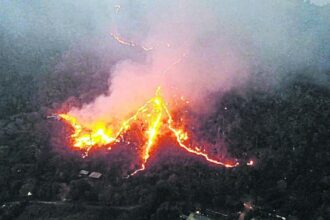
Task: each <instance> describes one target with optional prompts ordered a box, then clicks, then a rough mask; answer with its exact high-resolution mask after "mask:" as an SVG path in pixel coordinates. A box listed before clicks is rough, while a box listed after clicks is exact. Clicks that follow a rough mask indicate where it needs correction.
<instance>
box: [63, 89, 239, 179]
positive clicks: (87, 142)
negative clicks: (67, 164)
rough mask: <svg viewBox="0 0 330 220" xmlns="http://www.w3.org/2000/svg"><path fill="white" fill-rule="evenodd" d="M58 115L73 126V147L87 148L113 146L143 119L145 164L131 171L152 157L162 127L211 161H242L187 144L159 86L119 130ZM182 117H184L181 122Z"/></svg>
mask: <svg viewBox="0 0 330 220" xmlns="http://www.w3.org/2000/svg"><path fill="white" fill-rule="evenodd" d="M59 116H60V118H62V119H63V120H64V121H66V122H67V123H68V124H69V125H70V126H71V127H72V128H73V132H72V134H71V140H72V142H73V147H76V148H79V149H84V150H85V151H86V152H88V151H89V150H90V149H91V148H92V147H95V146H97V147H102V146H103V147H104V146H107V147H108V149H109V150H110V149H111V145H112V144H114V143H115V142H120V140H121V138H122V137H123V135H124V133H125V132H126V131H127V130H129V129H130V128H131V125H132V124H133V123H134V122H137V121H138V120H139V121H140V120H141V121H142V122H143V124H145V125H146V126H147V129H146V131H145V132H144V136H145V138H146V141H145V144H144V145H143V147H142V155H141V159H142V164H141V166H140V167H141V168H140V169H137V170H135V171H134V172H133V173H132V174H131V175H135V174H136V173H138V172H139V171H142V170H144V169H145V168H146V163H147V161H148V159H149V158H150V155H151V151H152V150H153V148H154V146H155V143H156V142H157V138H159V136H160V135H161V133H160V131H163V129H167V130H169V131H170V133H171V134H172V135H173V137H174V138H175V139H176V141H177V143H178V146H180V147H181V148H182V149H184V150H186V151H187V152H189V153H192V154H195V155H197V156H201V157H203V158H204V159H205V160H206V161H208V162H210V163H213V164H217V165H222V166H225V167H235V166H238V165H239V163H238V162H234V163H227V162H222V161H219V160H216V159H212V158H210V156H209V155H208V154H207V153H205V152H202V151H201V149H202V148H201V147H198V146H188V145H186V144H185V142H186V141H188V139H189V137H188V133H187V132H186V131H185V130H184V129H183V128H176V127H175V126H174V125H173V117H172V115H171V114H170V111H169V109H168V107H167V105H166V103H165V101H164V99H163V98H162V97H161V96H160V88H158V89H157V92H156V95H155V97H153V98H152V99H150V100H149V101H147V102H146V103H145V104H144V105H143V106H141V107H140V108H139V109H138V110H137V111H136V112H135V114H134V115H132V116H131V117H130V118H128V119H127V120H125V121H123V122H122V123H121V125H120V126H119V129H118V131H117V132H113V129H111V128H110V127H109V126H107V125H106V124H105V123H101V122H100V123H95V124H94V125H92V126H90V127H89V128H85V127H83V126H82V125H81V124H80V123H79V122H78V120H77V119H76V118H75V117H73V116H70V115H67V114H60V115H59ZM182 121H183V120H182V118H181V119H180V122H182Z"/></svg>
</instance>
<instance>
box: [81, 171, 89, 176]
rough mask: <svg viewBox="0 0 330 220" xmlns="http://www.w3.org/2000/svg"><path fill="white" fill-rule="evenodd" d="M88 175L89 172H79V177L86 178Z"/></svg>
mask: <svg viewBox="0 0 330 220" xmlns="http://www.w3.org/2000/svg"><path fill="white" fill-rule="evenodd" d="M88 174H89V171H87V170H80V172H79V176H86V175H88Z"/></svg>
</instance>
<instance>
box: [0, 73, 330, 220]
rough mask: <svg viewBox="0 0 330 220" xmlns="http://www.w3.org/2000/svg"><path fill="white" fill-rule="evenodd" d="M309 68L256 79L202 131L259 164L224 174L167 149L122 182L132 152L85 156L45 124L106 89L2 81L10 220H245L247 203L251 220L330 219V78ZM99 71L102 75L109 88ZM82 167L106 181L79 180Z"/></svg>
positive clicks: (4, 210)
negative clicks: (267, 82) (280, 79)
mask: <svg viewBox="0 0 330 220" xmlns="http://www.w3.org/2000/svg"><path fill="white" fill-rule="evenodd" d="M310 71H311V70H306V71H305V72H302V74H295V76H294V77H291V78H290V79H285V80H286V81H285V83H282V84H281V86H280V87H276V86H274V87H272V88H271V89H265V88H261V87H258V86H256V83H255V82H253V81H251V83H248V84H247V86H245V87H244V88H240V89H232V90H231V91H228V92H227V93H226V94H224V95H223V96H222V97H221V98H220V97H218V102H216V110H215V111H213V112H212V113H211V114H209V115H208V116H207V117H205V116H203V117H201V118H199V119H198V120H199V121H200V122H201V123H200V127H199V133H198V135H200V136H201V137H203V138H204V139H205V140H207V141H210V142H212V141H213V142H214V141H215V137H217V138H219V139H221V140H222V142H223V143H225V145H226V146H227V150H228V154H230V155H232V156H233V157H236V158H240V159H241V160H242V161H246V160H248V159H249V158H253V159H254V160H255V161H256V164H255V166H253V167H249V166H245V165H242V166H240V167H237V168H233V169H225V168H219V167H214V166H212V165H209V164H206V163H205V162H203V161H202V160H200V159H199V158H196V157H192V156H189V155H187V154H185V153H184V152H180V151H178V150H175V149H174V148H171V147H168V148H161V147H160V148H159V153H158V154H157V156H156V158H154V159H153V160H151V162H150V164H149V167H148V169H147V170H146V171H145V172H143V173H141V174H140V175H138V176H135V177H133V178H129V179H125V178H124V177H123V170H125V169H126V170H127V166H128V164H129V163H128V161H129V160H130V159H131V158H132V155H130V154H129V153H128V151H125V150H117V151H116V152H115V154H114V155H113V156H111V155H110V154H107V153H106V152H95V153H94V154H93V155H91V157H90V158H88V159H82V158H81V157H80V153H79V152H75V151H71V150H70V149H69V148H68V146H67V145H66V142H65V139H64V138H63V137H66V136H67V134H66V133H65V129H63V124H62V123H60V122H56V121H50V120H46V116H47V115H48V114H50V113H51V112H52V111H53V110H54V109H56V108H58V106H59V104H57V103H61V102H63V103H65V101H66V100H67V99H68V98H69V100H71V101H70V102H69V103H70V105H72V103H78V104H79V103H80V101H81V100H82V99H84V98H85V99H89V98H90V97H88V96H87V95H86V96H85V94H89V93H88V92H89V91H93V94H92V95H91V96H93V95H94V96H95V94H100V93H102V92H103V91H104V89H102V86H100V87H95V88H96V89H94V90H91V89H90V86H94V85H93V84H92V85H89V84H86V85H85V87H79V86H78V85H80V83H81V80H82V79H81V78H79V77H80V75H79V74H77V75H73V76H70V77H69V76H67V75H65V76H61V74H60V73H56V74H59V75H58V76H54V75H43V74H40V75H37V74H35V75H33V76H31V75H19V74H12V76H11V77H14V78H13V79H11V78H8V77H7V78H4V77H2V78H1V89H2V90H1V94H3V95H2V96H1V103H2V104H1V106H0V107H1V111H0V112H1V120H0V125H1V130H0V143H1V144H0V152H1V153H0V157H1V159H0V175H1V179H0V188H1V190H0V202H1V208H0V214H1V219H92V218H94V219H179V216H180V215H182V214H189V213H190V212H193V211H195V210H201V212H203V213H207V212H210V211H207V210H212V212H220V213H223V214H225V216H223V215H216V214H214V215H213V217H214V219H238V215H239V214H238V212H239V211H243V210H244V208H243V203H244V202H251V203H252V204H253V206H254V209H253V210H252V211H250V212H249V213H247V215H246V218H245V219H252V218H253V217H254V219H276V217H275V215H276V214H278V215H281V216H285V217H287V219H319V220H321V219H329V218H330V206H329V201H330V192H329V184H330V170H329V166H330V163H329V162H330V161H329V158H330V152H329V146H330V142H329V141H330V140H329V127H330V126H329V125H330V123H329V116H330V115H329V114H330V89H329V73H326V72H318V73H317V74H320V76H322V77H324V79H325V80H323V81H322V82H316V81H315V80H314V79H312V78H311V77H307V76H308V75H309V73H310ZM54 74H55V73H54ZM98 74H100V75H99V76H98V77H95V76H93V77H94V79H96V83H99V85H102V80H99V81H98V79H102V77H104V76H103V75H102V73H98ZM84 77H85V75H84ZM55 79H56V80H55ZM84 80H85V79H84ZM27 81H29V82H30V83H26V82H27ZM41 82H42V83H41ZM50 85H51V86H50ZM64 85H65V86H64ZM80 86H81V85H80ZM97 88H101V89H99V90H97ZM104 88H106V85H104ZM17 90H18V91H17ZM11 91H13V92H11ZM78 91H79V92H78ZM78 94H79V95H78ZM82 96H84V98H82ZM86 97H87V98H86ZM215 97H217V96H215ZM215 97H212V98H213V99H214V98H215ZM52 100H55V101H52ZM78 104H77V105H78ZM172 144H173V143H171V142H164V143H162V145H164V146H167V145H169V146H170V145H172ZM81 169H86V170H89V171H97V172H101V173H102V174H103V176H102V177H101V178H100V179H96V180H95V179H91V178H88V177H84V176H79V175H78V173H79V171H80V170H81ZM29 192H30V193H31V195H28V194H29ZM269 213H271V214H272V216H270V215H269Z"/></svg>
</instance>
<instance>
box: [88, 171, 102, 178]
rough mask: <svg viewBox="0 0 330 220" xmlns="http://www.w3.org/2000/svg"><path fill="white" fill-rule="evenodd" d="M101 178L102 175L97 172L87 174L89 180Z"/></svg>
mask: <svg viewBox="0 0 330 220" xmlns="http://www.w3.org/2000/svg"><path fill="white" fill-rule="evenodd" d="M101 176H102V173H99V172H91V173H90V174H89V176H88V177H89V178H93V179H100V178H101Z"/></svg>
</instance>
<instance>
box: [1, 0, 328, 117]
mask: <svg viewBox="0 0 330 220" xmlns="http://www.w3.org/2000/svg"><path fill="white" fill-rule="evenodd" d="M1 4H2V5H4V6H6V9H4V10H3V11H2V12H1V14H5V15H6V16H5V17H6V20H5V22H4V23H3V24H5V25H4V27H5V28H6V29H7V30H8V31H11V32H13V33H16V34H17V33H22V32H24V31H31V29H32V30H34V31H36V32H37V33H38V34H43V35H45V34H46V35H51V34H55V35H56V36H58V38H60V39H61V40H62V41H70V40H74V39H79V38H85V39H86V38H87V39H88V37H89V36H93V39H95V37H96V39H98V38H97V37H99V39H100V41H101V42H102V43H103V44H104V45H107V46H108V45H114V46H113V47H110V48H113V50H114V51H111V54H116V53H121V54H122V53H123V52H121V50H123V51H125V53H127V57H128V59H122V60H121V61H120V62H118V63H117V64H116V65H114V66H113V67H112V68H111V69H109V70H108V71H109V79H105V80H109V92H108V95H103V96H100V97H97V98H96V99H95V101H94V102H92V103H87V104H86V105H84V106H83V108H82V109H72V112H71V113H72V114H74V115H77V116H79V117H81V118H84V119H85V120H87V121H88V120H95V118H98V119H100V118H102V119H109V117H121V116H123V115H125V114H127V113H128V112H129V111H131V110H134V108H136V107H138V106H139V105H141V104H142V103H143V102H144V101H145V100H146V99H148V98H150V97H152V96H153V94H154V91H155V90H156V87H157V86H161V88H162V93H163V94H164V95H165V96H166V97H167V98H168V100H171V97H172V96H175V95H177V96H184V97H186V98H188V99H190V100H191V101H192V103H194V104H199V103H203V102H205V101H204V98H205V96H206V95H207V94H208V93H210V92H214V91H225V90H227V89H229V88H231V87H232V86H239V85H241V84H242V83H245V82H247V79H248V78H249V77H250V74H251V73H252V72H255V71H264V70H267V72H268V73H269V74H270V75H269V77H274V78H276V77H278V76H279V75H278V74H279V70H281V71H282V72H283V69H286V70H295V69H297V68H304V67H307V66H311V65H314V66H317V67H322V68H323V67H325V66H326V63H327V60H328V59H329V53H328V52H329V51H330V46H329V43H328V42H327V36H330V35H329V34H330V30H329V27H330V19H329V15H328V14H327V13H325V12H324V11H325V10H323V9H322V8H320V7H317V6H313V5H310V4H309V3H303V1H298V0H290V1H280V0H278V1H277V0H276V1H274V0H266V1H265V0H251V1H239V0H230V1H229V0H224V1H216V0H214V1H211V0H205V1H197V0H196V1H188V0H181V1H161V0H159V1H147V0H143V1H130V0H126V1H98V2H97V3H95V2H92V1H78V2H76V3H73V2H72V3H67V1H56V3H55V2H53V3H48V2H47V3H42V4H33V3H32V4H29V5H28V4H27V3H25V4H24V3H20V4H19V3H12V2H11V1H10V2H9V1H8V2H6V1H5V3H1ZM2 8H3V7H2ZM12 12H14V16H12V15H11V14H12ZM2 17H4V16H2ZM24 17H25V19H23V18H24ZM17 20H19V22H17ZM35 23H37V24H39V25H38V26H35ZM24 28H26V29H27V30H24ZM111 32H113V33H115V34H119V35H120V36H121V37H123V38H124V39H126V40H127V41H134V47H132V48H130V49H127V47H130V46H129V45H126V46H125V45H119V44H118V43H117V42H115V41H114V39H113V38H112V37H111V35H110V34H111ZM107 36H108V37H107ZM84 42H86V41H84ZM90 43H93V41H91V42H90ZM142 47H148V48H150V47H152V48H153V50H150V51H144V50H143V49H142ZM101 51H102V53H106V51H104V50H101ZM93 53H97V51H95V50H93ZM100 53H101V52H100ZM109 53H110V52H109ZM130 53H134V54H136V53H137V54H138V56H137V57H135V58H134V59H132V57H131V56H129V54H130ZM102 55H104V56H105V57H107V56H108V55H107V54H102ZM104 62H106V60H105V61H104ZM284 72H286V71H284Z"/></svg>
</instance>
